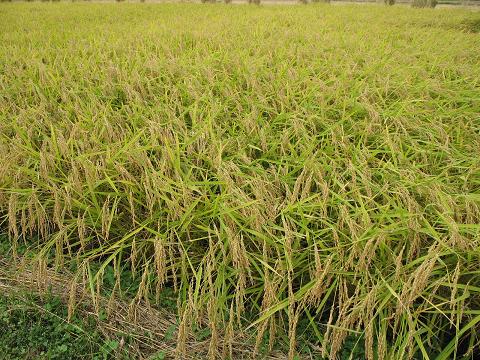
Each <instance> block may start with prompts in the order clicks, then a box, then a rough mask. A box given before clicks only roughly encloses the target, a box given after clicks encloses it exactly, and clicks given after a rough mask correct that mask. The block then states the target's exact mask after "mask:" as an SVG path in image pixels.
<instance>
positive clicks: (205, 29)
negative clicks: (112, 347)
mask: <svg viewBox="0 0 480 360" xmlns="http://www.w3.org/2000/svg"><path fill="white" fill-rule="evenodd" d="M479 29H480V14H479V13H474V12H469V11H467V10H461V9H435V10H433V9H411V8H408V7H385V6H380V5H379V6H354V5H345V6H329V5H326V4H314V5H313V4H310V5H308V6H274V5H272V6H265V7H263V6H259V7H258V6H237V5H232V6H226V5H221V4H217V5H212V4H204V5H200V4H131V3H130V4H129V3H122V4H115V3H110V4H99V3H55V4H48V3H30V4H27V3H12V4H1V5H0V229H1V232H2V233H5V234H8V239H9V240H8V241H9V243H8V244H9V245H8V251H9V253H10V254H11V257H12V258H13V259H20V260H22V259H23V260H24V258H25V257H28V262H29V264H30V265H31V266H32V267H33V268H35V269H37V271H38V272H39V273H42V271H44V272H46V271H57V272H58V273H62V272H64V271H67V270H68V271H73V272H74V274H76V276H74V277H73V280H72V286H73V287H75V286H77V285H79V284H80V285H82V286H83V287H84V288H85V290H86V291H87V293H88V294H89V296H91V298H92V300H93V303H94V306H95V310H96V311H97V312H100V311H102V309H101V308H102V306H101V302H100V301H95V299H97V298H99V297H101V296H104V295H105V294H104V289H106V288H107V287H109V288H110V291H111V295H110V296H111V297H112V298H122V296H125V287H126V286H127V284H129V283H131V282H132V281H133V282H136V283H137V286H136V288H135V292H134V293H133V294H132V296H131V306H132V308H135V306H137V305H139V304H146V303H148V304H150V305H151V306H152V307H156V306H158V305H156V304H157V301H158V299H159V298H160V297H161V294H162V292H164V291H166V290H165V289H169V291H170V290H171V291H173V292H174V294H175V296H176V297H177V298H178V301H177V308H178V314H177V319H178V321H177V328H176V330H175V337H176V338H175V339H176V340H175V342H176V349H175V351H171V352H170V353H169V354H168V356H172V357H176V358H180V359H182V358H183V359H186V358H195V355H196V354H195V353H192V352H189V351H188V349H189V348H190V345H191V344H190V343H189V341H192V340H191V339H190V338H189V336H188V334H189V333H190V332H191V331H194V330H195V331H196V330H198V329H202V331H203V330H205V332H204V333H205V334H207V335H206V336H205V339H204V340H203V344H205V345H204V347H205V353H203V355H201V356H200V355H199V354H200V353H198V354H197V355H198V358H200V357H203V358H210V359H215V358H218V359H227V358H231V359H238V358H252V359H253V358H257V357H261V356H266V355H265V354H268V352H269V351H270V350H275V349H277V350H278V348H279V346H281V344H283V348H284V349H285V352H286V353H285V356H288V358H290V359H295V358H298V359H300V358H303V357H306V358H309V359H323V358H326V359H328V358H330V359H335V358H336V357H337V356H339V355H340V354H342V353H345V349H346V346H347V345H346V344H350V345H349V346H352V345H351V344H352V343H353V344H354V346H353V347H354V348H355V347H356V348H360V349H362V351H363V352H362V355H361V356H360V355H358V356H359V357H358V358H365V359H369V360H370V359H436V360H446V359H454V358H457V359H474V358H475V357H476V356H478V354H479V353H480V347H479V344H480V339H479V333H480V332H479V331H480V268H479V264H480V34H479ZM25 254H27V255H25ZM108 284H110V285H108ZM107 285H108V286H107ZM68 289H69V287H68V286H66V288H65V291H66V292H67V293H68V291H69V290H68ZM72 294H73V295H72V296H70V300H69V306H70V307H71V308H73V307H74V304H75V301H77V300H78V299H76V298H75V296H74V295H75V292H72ZM133 321H135V320H134V319H133V320H132V322H133ZM240 334H242V336H244V335H243V334H249V336H248V339H249V340H248V341H247V342H248V344H249V346H251V347H250V349H251V350H250V352H249V353H248V355H245V352H239V348H238V346H237V345H238V341H237V340H238V339H239V338H240ZM189 339H190V340H189ZM287 353H288V354H287ZM352 354H353V350H352ZM352 356H353V355H352ZM346 358H348V357H346ZM352 358H353V357H352Z"/></svg>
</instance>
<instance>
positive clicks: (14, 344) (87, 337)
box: [0, 293, 119, 360]
mask: <svg viewBox="0 0 480 360" xmlns="http://www.w3.org/2000/svg"><path fill="white" fill-rule="evenodd" d="M0 314H1V315H0V359H98V360H100V359H102V360H103V359H112V358H114V356H113V355H114V350H115V349H117V348H118V345H119V344H118V342H115V341H109V340H107V339H105V338H104V337H103V336H102V335H101V334H100V333H99V332H98V330H97V329H96V321H95V320H94V319H93V318H91V319H89V318H83V317H82V318H80V317H74V318H73V319H71V320H70V321H69V322H67V320H66V319H67V308H66V306H64V305H63V304H62V302H61V301H60V299H59V298H56V297H53V296H47V297H46V298H44V299H40V298H38V297H36V296H34V295H32V294H28V293H27V294H21V295H20V296H19V294H16V295H15V296H13V294H9V295H6V294H2V295H0Z"/></svg>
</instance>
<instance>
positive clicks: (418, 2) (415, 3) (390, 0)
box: [0, 0, 438, 8]
mask: <svg viewBox="0 0 480 360" xmlns="http://www.w3.org/2000/svg"><path fill="white" fill-rule="evenodd" d="M12 1H13V0H0V2H12ZM25 1H34V0H25ZM40 1H44V2H47V1H52V2H56V1H60V0H40ZM72 1H75V0H72ZM115 1H116V2H123V1H125V0H115ZM200 1H201V2H202V3H204V4H205V3H217V2H224V3H225V4H230V3H232V1H233V0H200ZM246 1H247V2H248V3H249V4H254V5H260V3H261V1H262V0H246ZM297 1H298V2H299V3H301V4H308V3H330V1H331V0H297ZM352 1H353V2H354V1H355V0H352ZM377 1H379V2H383V3H384V4H385V5H389V6H391V5H395V2H396V0H377ZM140 2H145V0H140ZM437 4H438V1H437V0H411V5H412V7H415V8H434V7H435V6H437Z"/></svg>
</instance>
